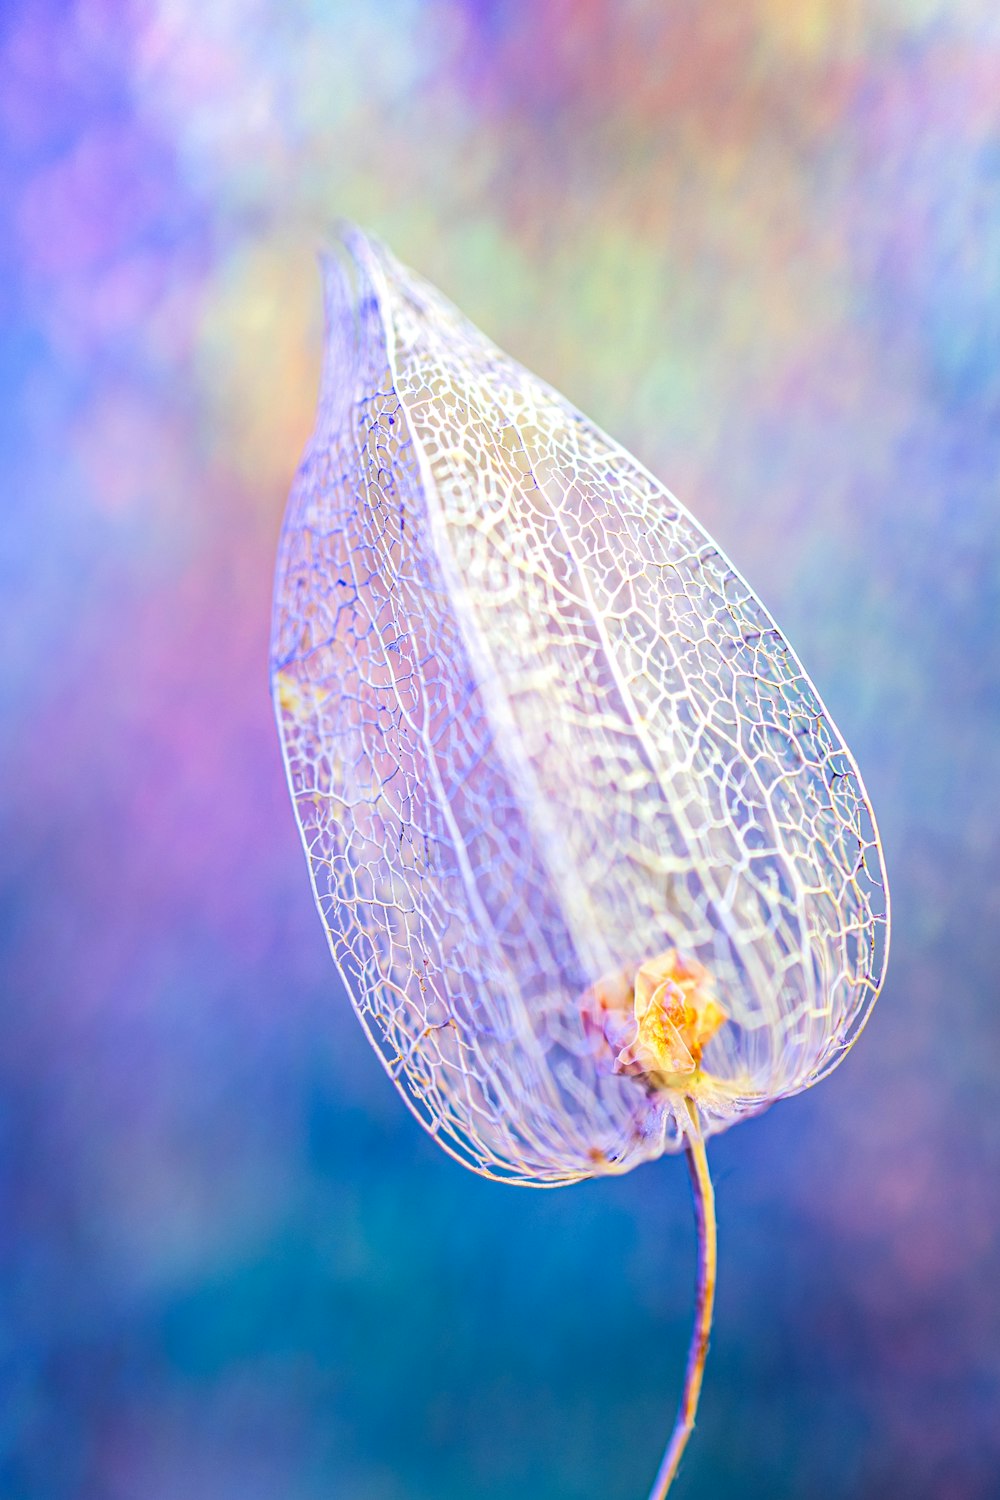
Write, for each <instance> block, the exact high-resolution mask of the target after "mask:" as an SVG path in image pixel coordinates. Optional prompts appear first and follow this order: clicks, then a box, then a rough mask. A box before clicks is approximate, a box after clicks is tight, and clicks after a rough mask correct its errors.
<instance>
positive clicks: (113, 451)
mask: <svg viewBox="0 0 1000 1500" xmlns="http://www.w3.org/2000/svg"><path fill="white" fill-rule="evenodd" d="M0 203H2V205H3V209H2V214H0V321H2V339H0V507H2V511H0V513H2V524H0V580H2V590H3V611H2V618H3V627H2V641H3V646H2V650H0V804H2V805H0V888H2V898H0V900H2V905H0V965H2V1006H3V1014H2V1023H0V1496H2V1497H3V1500H321V1497H322V1500H331V1497H336V1500H468V1497H472V1496H482V1497H490V1500H591V1497H593V1500H632V1497H637V1500H641V1497H642V1496H643V1495H645V1493H646V1489H647V1487H648V1484H649V1482H650V1480H651V1477H652V1474H653V1472H654V1470H655V1466H656V1463H657V1461H658V1458H659V1453H660V1449H661V1446H662V1443H663V1440H664V1438H665V1436H666V1432H667V1429H668V1427H669V1425H670V1422H671V1421H672V1416H673V1409H674V1403H675V1400H676V1397H677V1394H678V1391H679V1384H680V1378H681V1372H682V1368H683V1361H684V1354H685V1349H686V1342H687V1337H688V1329H689V1319H690V1312H691V1291H692V1280H693V1268H694V1252H693V1226H692V1222H691V1210H690V1203H689V1197H688V1187H687V1180H686V1173H685V1170H684V1166H683V1164H682V1162H680V1161H679V1160H677V1159H672V1160H669V1161H665V1162H662V1163H659V1164H656V1165H655V1166H651V1167H646V1168H643V1169H641V1170H640V1171H637V1172H635V1173H634V1174H633V1175H631V1176H629V1177H627V1178H624V1179H622V1180H618V1181H606V1182H600V1183H596V1184H589V1185H586V1186H583V1187H577V1188H574V1189H571V1190H570V1189H566V1190H563V1191H561V1192H555V1193H549V1194H534V1193H526V1192H519V1191H517V1190H515V1189H510V1188H504V1187H500V1186H496V1185H494V1184H491V1183H488V1182H484V1181H481V1180H479V1179H477V1178H476V1177H474V1176H473V1175H471V1174H469V1173H466V1172H463V1171H462V1170H461V1169H460V1168H459V1167H457V1166H456V1165H455V1164H454V1163H453V1162H452V1161H450V1160H449V1159H448V1158H447V1157H446V1156H445V1155H444V1154H443V1153H442V1152H440V1151H439V1150H438V1148H437V1147H436V1146H434V1144H433V1143H432V1142H431V1141H430V1140H429V1139H427V1138H426V1137H425V1136H424V1135H423V1134H422V1133H421V1132H420V1131H419V1130H418V1128H417V1126H416V1125H415V1124H414V1122H413V1120H412V1119H411V1117H410V1116H409V1114H408V1113H407V1112H406V1111H405V1109H404V1108H403V1107H402V1104H401V1103H400V1101H399V1100H398V1098H397V1097H396V1095H395V1093H394V1091H393V1090H392V1088H391V1086H390V1085H389V1083H388V1082H387V1080H386V1079H385V1077H384V1075H383V1074H382V1072H381V1069H380V1067H379V1064H378V1062H377V1060H376V1058H375V1056H374V1054H373V1053H372V1052H370V1050H369V1048H368V1044H367V1043H366V1041H365V1040H364V1037H363V1035H362V1033H361V1030H360V1028H359V1027H358V1025H357V1023H356V1021H355V1020H354V1017H353V1015H352V1014H351V1011H350V1009H349V1007H348V1005H347V1002H346V1000H345V998H344V996H343V995H342V994H341V993H340V991H339V988H338V982H337V980H336V977H335V974H334V971H333V968H332V965H331V962H330V960H329V957H328V954H327V950H326V944H325V941H324V938H323V934H322V931H321V928H320V924H319V921H318V919H317V917H316V915H315V913H314V911H313V909H312V905H311V899H310V894H309V888H308V883H307V879H306V871H305V865H304V861H303V858H302V854H301V851H300V848H299V845H298V840H297V835H296V832H295V828H294V824H293V820H292V814H291V809H290V805H289V801H288V797H287V794H286V790H285V787H284V784H283V780H282V772H281V766H280V761H279V755H278V745H277V738H276V734H275V730H274V726H273V723H272V718H271V708H270V703H269V698H268V691H267V683H266V656H267V635H268V624H269V610H270V592H271V576H272V566H273V556H274V550H275V543H276V539H277V533H278V528H279V525H280V520H281V515H282V509H283V504H284V498H285V494H286V492H287V488H288V484H289V481H290V478H291V476H292V473H293V471H294V468H295V465H296V463H297V460H298V457H299V454H300V452H301V449H302V446H303V443H304V441H305V439H306V437H307V434H308V432H309V429H310V425H311V420H312V412H313V405H314V399H315V392H316V382H317V373H318V361H319V351H320V340H321V328H320V295H319V284H318V275H317V269H316V263H315V251H316V248H317V246H318V244H319V243H320V242H321V240H322V237H323V234H324V231H325V226H327V225H328V224H329V223H330V222H331V221H332V220H333V219H334V218H335V217H336V216H338V215H346V216H349V217H352V218H354V219H356V220H358V221H359V222H361V223H362V224H365V225H367V226H369V227H370V228H372V229H374V230H376V231H377V232H379V233H380V234H382V235H383V236H384V237H385V238H386V240H387V241H388V242H389V244H390V245H391V246H392V247H393V248H394V249H395V251H396V252H397V254H398V255H399V256H400V257H401V258H403V259H404V260H406V261H408V262H409V263H410V264H412V265H414V266H415V267H416V268H418V269H419V270H421V271H422V272H424V273H425V274H426V275H427V276H429V277H430V278H431V279H432V280H433V281H435V282H436V283H437V284H438V285H439V286H440V287H441V288H442V289H443V290H445V291H446V292H447V293H448V294H449V295H450V296H452V297H453V298H454V299H455V300H456V301H457V302H458V303H459V305H460V306H461V307H462V308H463V309H464V310H465V311H467V312H468V314H469V315H470V316H472V317H473V318H474V319H475V320H476V321H477V322H479V323H480V324H481V325H482V326H483V327H484V328H485V329H487V330H488V331H489V332H490V333H491V334H492V335H493V336H494V337H495V338H496V339H497V340H498V342H500V343H501V344H502V345H503V346H504V347H506V348H508V349H509V350H510V351H511V352H512V353H514V354H516V355H517V356H518V357H519V358H520V359H521V360H522V361H523V362H525V363H526V364H528V365H529V366H530V367H532V368H535V369H537V370H538V371H539V372H540V373H541V374H543V375H544V376H545V377H546V378H548V379H549V380H551V381H552V382H553V383H554V384H555V385H556V386H558V387H559V388H561V389H562V390H564V391H565V392H566V393H567V394H568V395H569V396H570V397H571V398H573V399H574V400H575V401H576V402H577V403H578V404H579V405H580V406H582V407H583V409H584V410H585V411H587V412H588V413H589V414H591V415H592V416H593V417H595V418H596V419H597V420H598V421H599V422H600V423H601V424H602V425H603V426H605V427H606V428H608V429H610V430H611V431H612V432H613V433H614V434H615V435H616V436H618V437H620V438H621V439H622V440H623V441H624V442H625V443H626V445H627V446H629V447H631V448H632V449H633V450H634V451H635V452H637V453H638V454H639V455H640V456H641V457H642V458H643V459H644V460H645V461H646V462H647V464H648V465H649V466H650V467H651V468H652V469H654V470H655V471H656V472H657V473H658V474H660V475H662V476H663V478H664V479H665V481H666V482H667V483H668V484H669V485H670V487H671V488H672V489H673V490H674V491H675V492H676V493H677V494H678V495H679V496H680V497H681V498H682V499H683V500H684V501H685V502H686V503H687V504H688V505H689V506H690V507H691V508H692V509H693V510H694V511H695V513H696V514H697V515H698V516H699V517H700V518H701V519H702V520H703V522H704V523H705V524H706V525H707V526H708V528H709V530H710V531H711V532H712V533H713V534H714V535H715V536H716V537H717V538H718V540H719V541H720V542H721V544H722V545H723V547H724V548H725V549H726V550H727V551H728V552H729V553H730V554H731V556H732V557H733V559H734V560H735V562H736V563H737V564H738V565H739V567H740V568H741V569H742V570H743V571H744V572H745V573H746V574H747V576H748V577H749V578H750V580H751V581H752V583H753V584H754V586H755V587H756V589H757V590H758V592H759V593H760V595H761V596H762V598H763V599H764V600H765V602H766V603H767V605H768V606H769V608H770V609H771V610H772V612H773V613H774V614H775V616H776V617H777V619H778V621H779V623H780V624H781V625H782V626H783V628H784V629H785V630H786V632H787V633H788V635H789V637H790V638H791V640H792V641H793V643H794V644H795V646H796V648H797V649H798V651H799V652H800V654H801V655H802V657H803V659H804V661H805V663H806V665H807V668H808V669H809V671H810V673H811V675H812V676H813V677H814V679H815V681H816V682H817V684H818V685H819V687H820V690H821V692H822V693H823V695H824V697H825V698H826V700H827V702H828V703H829V705H830V707H831V710H832V711H833V713H834V716H835V718H836V719H837V720H838V722H839V724H840V725H841V727H842V729H843V731H844V733H845V735H846V738H847V740H848V742H849V743H850V744H851V746H852V747H853V749H854V750H855V752H856V755H857V758H858V760H859V762H860V765H861V767H862V769H863V772H864V775H865V778H866V780H867V783H868V786H869V789H870V791H871V794H872V798H873V801H874V803H875V806H876V809H877V812H878V815H879V819H880V823H881V827H882V833H883V839H884V843H885V848H886V852H887V858H888V864H889V868H890V873H891V876H892V882H893V897H894V916H895V937H894V942H893V953H892V959H891V965H890V975H889V980H888V983H887V985H886V988H885V992H884V995H883V998H882V999H881V1001H880V1002H879V1004H878V1006H877V1007H876V1009H875V1012H874V1015H873V1017H872V1020H871V1022H870V1024H869V1026H868V1028H867V1030H866V1032H865V1034H864V1036H863V1037H862V1039H861V1041H860V1043H859V1045H858V1046H857V1048H856V1049H855V1051H854V1052H853V1053H852V1054H851V1055H850V1057H849V1058H848V1059H847V1061H846V1062H845V1063H844V1065H843V1066H842V1067H841V1068H840V1069H839V1070H838V1071H837V1072H836V1073H835V1074H834V1075H833V1076H832V1077H831V1078H830V1079H829V1080H828V1081H826V1082H825V1083H824V1084H823V1085H822V1086H821V1087H820V1088H818V1089H816V1090H814V1091H813V1092H812V1093H810V1094H807V1095H804V1096H802V1097H800V1098H798V1099H796V1100H794V1101H790V1102H788V1103H785V1104H782V1105H780V1106H778V1107H776V1108H775V1109H773V1110H772V1111H771V1112H770V1113H769V1114H767V1115H765V1116H763V1117H761V1118H760V1119H758V1120H755V1121H752V1122H750V1123H748V1124H746V1125H744V1126H741V1127H739V1128H738V1129H736V1130H734V1131H732V1132H731V1133H730V1134H728V1135H727V1136H725V1137H724V1138H722V1139H719V1140H717V1141H713V1143H712V1150H711V1157H712V1160H713V1162H714V1167H715V1172H716V1175H717V1181H718V1202H719V1212H720V1217H721V1279H720V1284H719V1298H718V1309H717V1325H716V1333H715V1338H714V1342H713V1347H712V1351H711V1355H710V1360H709V1369H708V1377H707V1382H706V1388H705V1396H704V1402H703V1407H702V1414H701V1418H700V1420H699V1424H698V1430H697V1433H696V1437H695V1440H694V1443H693V1444H692V1447H691V1449H690V1451H689V1457H688V1458H687V1460H686V1462H685V1465H684V1470H683V1474H682V1478H681V1480H680V1481H679V1483H678V1485H677V1489H676V1495H677V1497H678V1500H685V1497H692V1500H693V1497H695V1496H698V1497H702V1500H714V1497H720V1500H722V1497H740V1500H782V1497H795V1500H799V1497H801V1500H847V1497H851V1500H886V1497H889V1500H892V1497H896V1496H899V1497H906V1500H931V1497H933V1500H990V1497H996V1496H998V1495H1000V1295H998V1293H997V1287H998V1285H1000V1005H998V1003H997V996H998V968H1000V965H998V960H997V946H998V933H1000V875H998V855H1000V813H998V805H1000V798H998V790H997V789H998V784H1000V686H998V683H1000V630H998V610H1000V11H998V9H997V6H996V3H995V0H867V3H861V0H795V3H794V4H793V3H791V0H788V3H784V4H783V3H781V0H740V3H739V4H735V3H734V4H721V3H717V4H710V3H694V0H679V3H671V4H663V3H658V0H646V3H639V0H624V3H613V0H544V3H535V4H516V3H513V0H479V3H473V0H467V3H461V0H429V3H424V4H420V3H417V0H382V3H380V4H377V5H376V4H365V3H354V4H336V3H331V4H323V3H320V0H281V3H279V0H271V3H267V0H210V3H209V0H197V3H196V0H146V3H139V0H136V3H128V0H66V3H56V0H34V3H32V0H4V4H3V6H2V9H0Z"/></svg>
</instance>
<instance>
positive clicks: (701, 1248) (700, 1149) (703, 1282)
mask: <svg viewBox="0 0 1000 1500" xmlns="http://www.w3.org/2000/svg"><path fill="white" fill-rule="evenodd" d="M685 1103H686V1105H687V1110H688V1115H689V1117H690V1120H691V1128H690V1131H689V1132H688V1138H687V1148H686V1149H687V1163H688V1171H689V1172H690V1174H691V1193H692V1196H693V1198H694V1212H695V1218H696V1220H697V1224H698V1283H697V1291H696V1295H695V1314H694V1329H693V1331H692V1334H691V1347H690V1349H689V1350H688V1362H687V1371H686V1372H685V1375H684V1390H683V1392H682V1394H681V1403H680V1406H679V1407H678V1410H677V1419H676V1421H675V1422H674V1430H673V1432H672V1433H671V1435H670V1441H669V1443H668V1444H667V1449H666V1452H665V1453H664V1455H663V1462H662V1463H661V1464H660V1469H659V1473H658V1474H657V1476H656V1480H655V1481H654V1484H653V1488H652V1489H651V1490H650V1492H649V1500H664V1497H665V1495H666V1493H667V1491H668V1490H669V1488H670V1486H671V1484H672V1483H673V1481H674V1477H675V1475H676V1473H677V1470H678V1467H679V1466H680V1461H681V1457H682V1455H683V1453H684V1449H685V1447H686V1446H687V1440H688V1438H689V1437H690V1436H691V1431H692V1429H693V1427H694V1419H695V1413H696V1412H697V1410H698V1397H699V1396H700V1395H701V1381H702V1376H703V1375H704V1373H705V1357H706V1355H707V1354H708V1339H709V1334H710V1333H711V1329H712V1308H713V1306H714V1304H715V1271H716V1263H717V1250H718V1246H717V1238H716V1226H715V1192H714V1190H713V1188H712V1179H711V1177H710V1175H709V1171H708V1158H707V1156H706V1155H705V1142H704V1140H703V1139H702V1134H701V1126H700V1124H699V1122H698V1111H697V1108H696V1106H695V1104H694V1102H693V1101H692V1100H691V1099H686V1100H685Z"/></svg>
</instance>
